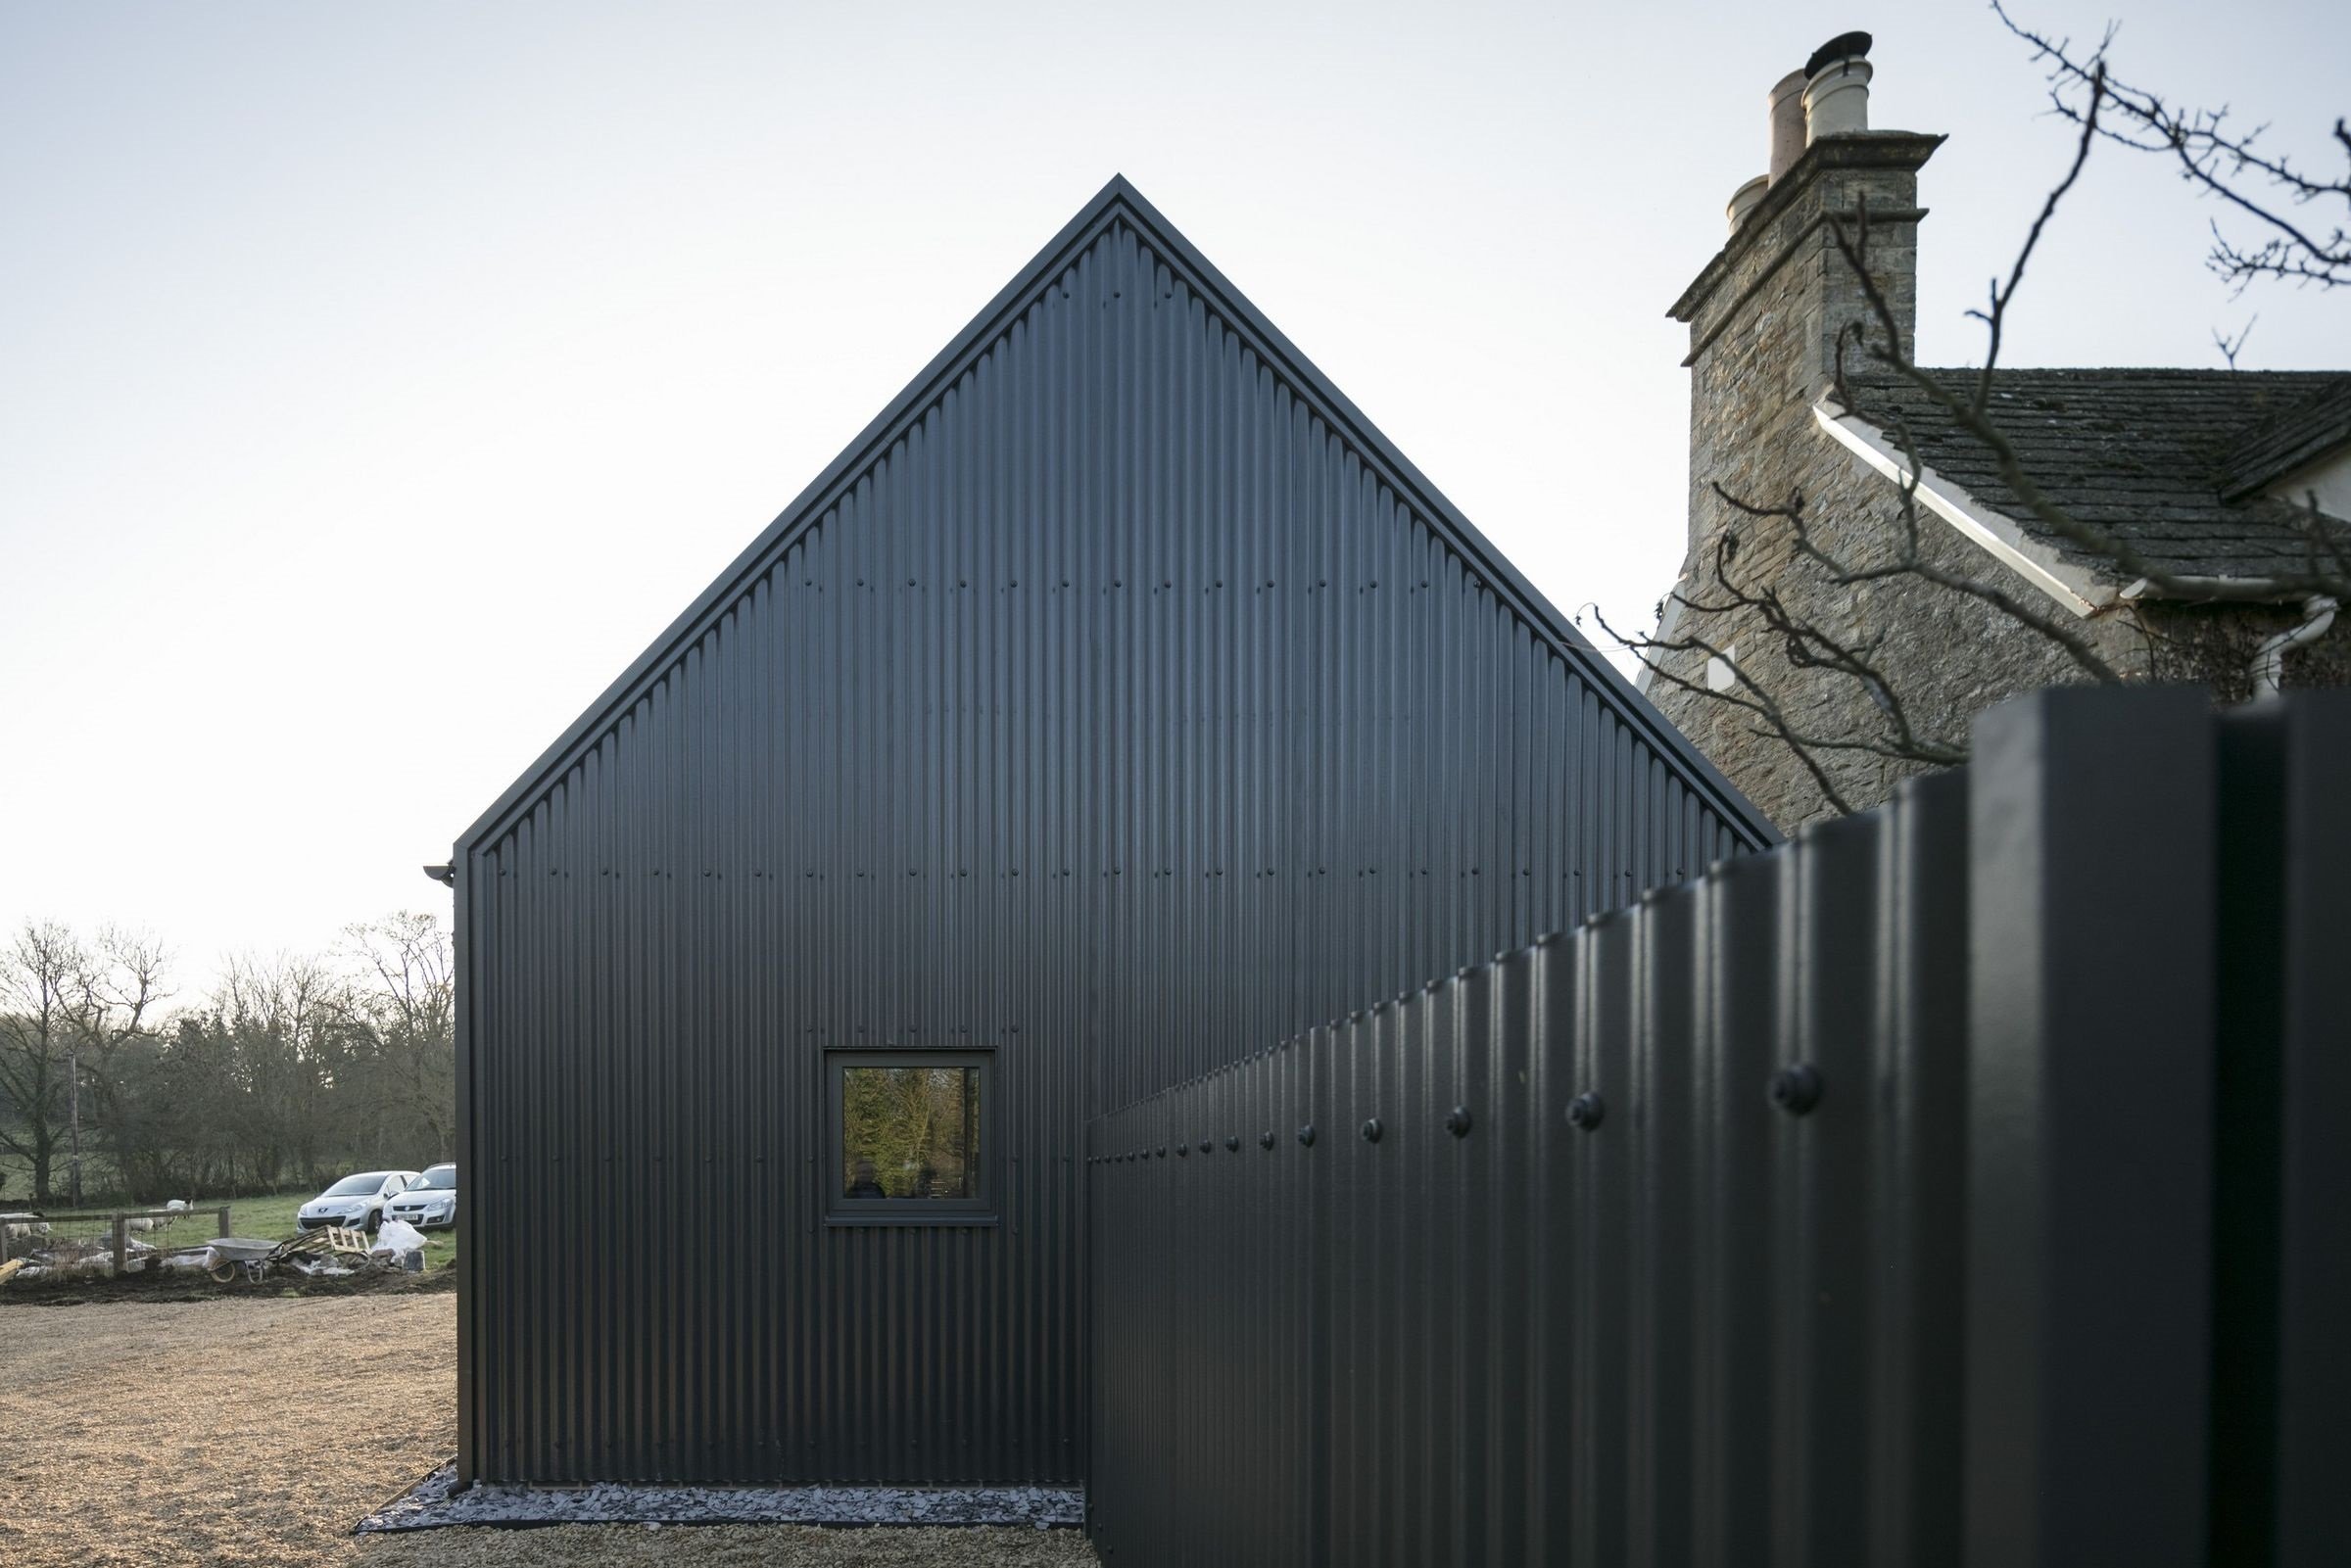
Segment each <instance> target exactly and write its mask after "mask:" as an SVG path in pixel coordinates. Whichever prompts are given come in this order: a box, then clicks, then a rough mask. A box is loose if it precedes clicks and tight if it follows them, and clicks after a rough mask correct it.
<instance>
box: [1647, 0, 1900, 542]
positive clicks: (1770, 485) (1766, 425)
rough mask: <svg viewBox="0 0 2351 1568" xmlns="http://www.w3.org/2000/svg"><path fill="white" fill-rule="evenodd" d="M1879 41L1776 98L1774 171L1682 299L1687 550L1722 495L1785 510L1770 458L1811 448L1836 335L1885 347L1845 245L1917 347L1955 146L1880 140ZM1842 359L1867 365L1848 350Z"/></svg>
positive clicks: (1743, 201) (1831, 58)
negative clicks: (1943, 180)
mask: <svg viewBox="0 0 2351 1568" xmlns="http://www.w3.org/2000/svg"><path fill="white" fill-rule="evenodd" d="M1869 49H1870V37H1869V34H1867V33H1865V32H1848V33H1845V34H1842V35H1841V36H1839V37H1837V38H1834V39H1831V40H1830V41H1829V42H1828V43H1826V44H1824V45H1822V46H1821V47H1820V48H1819V49H1817V50H1815V51H1814V52H1813V54H1812V57H1811V58H1810V59H1809V60H1807V61H1805V62H1804V67H1803V69H1802V70H1801V71H1791V72H1789V73H1788V74H1787V75H1785V76H1783V77H1782V78H1781V79H1780V80H1779V82H1778V84H1777V85H1775V86H1774V87H1773V88H1772V89H1771V91H1770V92H1769V93H1768V94H1767V95H1766V100H1765V101H1766V106H1767V112H1768V113H1767V121H1768V126H1769V132H1770V140H1769V155H1768V162H1767V165H1766V167H1767V169H1768V172H1767V173H1766V174H1764V175H1762V176H1760V177H1758V178H1756V179H1752V180H1750V181H1749V182H1748V183H1747V184H1746V185H1744V186H1742V187H1741V188H1740V191H1739V194H1738V196H1737V197H1735V198H1734V199H1733V201H1732V203H1731V208H1730V216H1731V232H1730V236H1729V238H1728V239H1727V240H1726V241H1725V242H1724V244H1723V247H1722V250H1721V251H1720V253H1719V254H1717V255H1716V256H1715V257H1714V259H1713V260H1712V261H1708V262H1707V263H1706V264H1705V266H1704V268H1703V270H1701V271H1700V273H1699V274H1698V277H1697V279H1696V280H1695V281H1693V282H1692V283H1691V285H1690V287H1689V288H1688V289H1686V290H1685V291H1683V294H1682V297H1681V298H1680V299H1679V300H1677V301H1675V302H1674V305H1673V309H1672V312H1671V313H1672V315H1673V317H1674V319H1675V320H1677V321H1683V322H1686V323H1688V325H1689V327H1690V356H1689V358H1687V359H1686V360H1684V361H1683V363H1684V364H1686V365H1687V366H1688V367H1689V370H1690V393H1691V401H1690V484H1691V505H1690V547H1691V549H1692V551H1693V558H1696V555H1697V552H1698V551H1699V550H1700V549H1701V548H1702V547H1703V546H1706V545H1707V543H1708V541H1709V540H1710V539H1711V536H1712V534H1713V533H1714V532H1715V531H1717V530H1718V529H1719V527H1720V526H1721V524H1722V518H1721V517H1720V516H1719V513H1720V510H1721V507H1720V502H1719V498H1717V497H1716V496H1715V495H1714V492H1713V486H1714V485H1715V484H1716V483H1717V482H1719V483H1721V484H1722V485H1724V486H1725V487H1726V488H1728V489H1729V490H1730V491H1731V493H1732V494H1734V495H1738V496H1743V497H1749V498H1756V497H1769V498H1773V499H1778V498H1781V497H1784V496H1785V495H1786V494H1787V485H1786V483H1785V481H1786V479H1787V477H1788V476H1787V475H1785V474H1783V473H1781V472H1779V471H1777V469H1775V467H1774V461H1775V458H1774V453H1776V452H1779V451H1792V450H1799V443H1800V444H1805V445H1808V444H1809V442H1810V441H1811V440H1812V439H1813V432H1812V429H1811V426H1812V404H1814V402H1815V401H1817V400H1818V399H1819V398H1820V397H1821V396H1822V395H1823V394H1824V393H1825V392H1826V391H1827V390H1828V388H1829V386H1830V384H1831V382H1832V381H1833V380H1834V378H1835V375H1836V366H1837V351H1838V343H1839V339H1840V335H1841V334H1844V333H1847V331H1848V329H1850V330H1852V331H1857V332H1861V333H1865V334H1867V335H1869V336H1871V337H1873V338H1875V337H1882V336H1883V328H1882V326H1881V324H1880V322H1879V320H1878V318H1877V315H1876V312H1875V311H1873V310H1872V309H1870V306H1869V303H1868V296H1867V292H1866V290H1864V288H1863V287H1862V284H1861V279H1860V277H1859V275H1858V274H1856V273H1855V272H1854V271H1853V269H1852V268H1851V266H1850V265H1848V264H1847V261H1846V259H1845V257H1844V255H1843V253H1841V252H1840V251H1839V249H1838V245H1837V235H1838V233H1839V232H1840V231H1842V232H1843V233H1844V234H1845V235H1846V236H1847V238H1848V239H1850V240H1852V241H1854V242H1856V243H1858V242H1859V241H1860V239H1861V236H1862V235H1863V232H1864V227H1863V221H1862V220H1863V215H1864V214H1865V213H1866V214H1867V225H1866V235H1867V243H1866V251H1865V261H1866V263H1867V266H1868V270H1869V276H1870V279H1871V280H1872V281H1873V282H1874V283H1875V284H1876V286H1877V288H1878V289H1879V290H1880V291H1881V292H1882V293H1883V294H1884V296H1885V299H1886V301H1887V304H1888V305H1889V307H1890V308H1891V309H1892V312H1893V314H1894V317H1895V325H1896V327H1897V328H1898V330H1899V332H1900V334H1901V337H1902V341H1903V343H1904V345H1905V347H1906V346H1907V345H1908V344H1909V343H1910V341H1911V333H1912V327H1913V323H1914V317H1915V313H1916V309H1917V295H1918V267H1917V258H1918V222H1919V219H1920V218H1922V217H1924V216H1925V215H1926V214H1925V211H1924V210H1923V209H1922V208H1920V207H1919V205H1918V170H1919V167H1920V166H1922V165H1924V164H1925V163H1926V161H1927V159H1928V158H1929V157H1930V156H1931V155H1932V154H1933V153H1934V151H1935V149H1936V147H1937V146H1939V145H1940V144H1941V142H1942V140H1943V138H1941V137H1940V136H1922V135H1917V134H1914V133H1912V132H1909V131H1898V130H1873V129H1871V128H1870V123H1869V119H1870V116H1869V97H1870V88H1871V85H1872V82H1871V76H1872V74H1873V72H1872V70H1871V67H1870V63H1869ZM1846 356H1847V358H1846V362H1847V365H1848V366H1849V367H1851V368H1854V369H1858V368H1860V367H1861V360H1860V359H1859V357H1858V356H1857V353H1856V351H1855V349H1854V348H1853V347H1852V345H1851V344H1850V343H1848V344H1847V349H1846Z"/></svg>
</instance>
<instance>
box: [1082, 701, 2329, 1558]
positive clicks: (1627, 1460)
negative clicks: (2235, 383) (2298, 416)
mask: <svg viewBox="0 0 2351 1568" xmlns="http://www.w3.org/2000/svg"><path fill="white" fill-rule="evenodd" d="M2346 968H2351V702H2346V701H2345V700H2344V699H2343V697H2342V696H2340V695H2338V694H2331V693H2329V694H2321V695H2314V696H2297V697H2293V698H2290V699H2288V700H2286V701H2284V702H2280V703H2277V704H2273V705H2270V706H2267V707H2264V708H2261V709H2258V710H2247V711H2243V712H2239V713H2235V714H2231V715H2227V716H2223V717H2219V718H2215V717H2214V716H2213V715H2211V714H2210V713H2209V712H2208V710H2207V709H2206V707H2205V704H2204V701H2203V699H2202V697H2201V696H2200V695H2199V694H2197V693H2193V692H2185V691H2180V690H2163V689H2152V690H2150V689H2138V690H2124V691H2093V690H2061V691H2051V692H2044V693H2040V694H2039V695H2037V696H2034V697H2031V698H2027V699H2024V700H2022V701H2019V702H2017V703H2014V704H2011V705H2009V706H2007V707H2005V708H2002V709H1999V710H1996V711H1995V712H1993V713H1992V714H1991V715H1988V716H1987V717H1986V718H1985V719H1984V720H1983V721H1982V722H1981V723H1980V724H1979V726H1978V729H1977V736H1976V760H1975V762H1974V764H1973V765H1972V767H1971V769H1970V770H1968V771H1967V772H1965V773H1961V774H1951V775H1946V776H1943V777H1941V778H1936V779H1930V780H1925V781H1920V782H1917V783H1914V784H1910V785H1908V786H1905V789H1904V791H1903V792H1902V794H1901V795H1900V796H1899V798H1897V799H1896V800H1895V803H1894V804H1892V805H1890V806H1888V807H1887V808H1885V809H1884V810H1881V811H1879V812H1876V813H1874V814H1872V815H1869V816H1866V817H1860V818H1854V819H1850V820H1847V821H1844V822H1838V823H1833V824H1829V825H1826V826H1823V827H1820V828H1817V829H1814V830H1811V831H1808V832H1805V833H1804V834H1802V835H1801V836H1800V837H1799V839H1798V840H1797V841H1796V842H1794V843H1792V844H1790V845H1788V846H1787V847H1785V848H1784V849H1781V850H1778V851H1775V852H1773V853H1770V854H1767V855H1762V856H1757V857H1754V858H1751V859H1745V860H1739V861H1734V862H1728V863H1725V864H1723V865H1721V866H1719V867H1717V868H1716V869H1715V870H1714V871H1713V872H1712V873H1711V874H1709V875H1708V876H1707V877H1705V878H1704V879H1702V880H1700V881H1697V882H1695V883H1691V884H1688V885H1685V886H1682V887H1678V888H1675V889H1672V890H1670V891H1665V892H1660V893H1657V894H1654V895H1652V896H1651V897H1649V898H1648V899H1646V900H1644V901H1643V902H1642V903H1641V904H1640V905H1639V906H1638V907H1635V908H1632V909H1628V910H1625V911H1622V912H1620V913H1618V914H1614V915H1611V916H1607V917H1605V918H1603V919H1600V920H1597V921H1594V922H1592V923H1591V924H1589V925H1587V926H1585V927H1581V928H1579V929H1577V930H1576V931H1574V932H1572V933H1570V934H1567V935H1564V936H1560V937H1558V938H1551V939H1545V940H1542V941H1539V942H1537V943H1535V944H1534V945H1533V946H1530V947H1528V948H1525V949H1523V950H1520V951H1518V952H1514V953H1509V954H1505V955H1501V956H1499V957H1498V958H1496V960H1495V961H1494V962H1493V963H1491V964H1489V965H1486V966H1483V967H1480V968H1476V969H1466V970H1463V971H1462V972H1461V973H1459V974H1455V975H1454V976H1452V977H1451V978H1449V979H1445V980H1441V981H1438V982H1436V983H1433V984H1430V985H1428V986H1426V987H1425V988H1424V989H1421V990H1419V991H1415V992H1410V993H1407V994H1406V995H1403V996H1400V997H1397V998H1395V999H1394V1000H1392V1001H1389V1002H1385V1003H1382V1004H1380V1005H1379V1006H1376V1007H1373V1008H1371V1009H1370V1010H1369V1011H1367V1012H1364V1013H1359V1014H1356V1015H1353V1016H1352V1017H1350V1018H1348V1019H1345V1020H1342V1021H1337V1022H1332V1023H1331V1024H1329V1025H1327V1026H1326V1027H1323V1028H1319V1029H1317V1030H1315V1031H1314V1032H1312V1033H1311V1034H1309V1035H1307V1036H1305V1037H1303V1038H1299V1039H1293V1040H1289V1041H1285V1042H1282V1043H1281V1044H1279V1045H1278V1046H1275V1047H1273V1048H1271V1049H1270V1050H1267V1051H1265V1052H1263V1053H1261V1054H1259V1055H1256V1056H1253V1057H1250V1058H1248V1059H1247V1060H1245V1061H1243V1062H1241V1063H1239V1064H1237V1065H1235V1066H1233V1067H1231V1068H1229V1069H1223V1070H1220V1071H1217V1072H1214V1073H1212V1074H1210V1075H1208V1076H1206V1077H1204V1078H1201V1079H1198V1080H1196V1081H1193V1082H1190V1083H1187V1084H1184V1085H1182V1086H1180V1087H1177V1088H1175V1089H1172V1090H1170V1091H1168V1092H1166V1093H1163V1094H1160V1095H1157V1096H1155V1097H1153V1098H1151V1099H1149V1100H1145V1101H1143V1102H1141V1103H1139V1104H1137V1105H1134V1106H1131V1107H1128V1109H1126V1110H1123V1111H1119V1112H1116V1113H1113V1114H1111V1115H1109V1116H1106V1117H1101V1118H1099V1119H1097V1120H1096V1121H1094V1122H1093V1123H1092V1125H1091V1133H1090V1144H1089V1155H1088V1158H1089V1164H1088V1184H1087V1191H1088V1201H1089V1214H1088V1225H1089V1232H1090V1243H1091V1245H1090V1253H1089V1264H1088V1266H1089V1270H1090V1278H1089V1282H1088V1288H1089V1290H1090V1293H1091V1300H1090V1318H1091V1323H1092V1339H1091V1367H1092V1376H1091V1382H1090V1400H1091V1408H1090V1411H1089V1428H1090V1434H1089V1442H1090V1450H1091V1451H1090V1494H1089V1498H1090V1500H1089V1514H1090V1519H1089V1530H1090V1532H1091V1534H1092V1536H1093V1539H1094V1541H1095V1544H1096V1545H1097V1548H1098V1549H1099V1550H1100V1551H1101V1552H1102V1553H1103V1555H1104V1559H1105V1561H1106V1562H1108V1563H1109V1564H1111V1565H1113V1568H1127V1565H1143V1564H1176V1563H1184V1564H1192V1563H1218V1564H1267V1565H1283V1568H1288V1565H1293V1564H1315V1565H1323V1564H1328V1565H1340V1568H1355V1565H1380V1564H1396V1565H1415V1568H1418V1565H1426V1564H1437V1563H1526V1564H1578V1565H1583V1564H1589V1565H1592V1568H1617V1565H1622V1564H1660V1565H1663V1564H1685V1563H1687V1564H1733V1563H1738V1564H1747V1563H1766V1562H1768V1563H1776V1564H1786V1565H1797V1564H1802V1565H1807V1568H1823V1565H1837V1564H1862V1563H1871V1564H1886V1563H1903V1564H1921V1565H1935V1564H1960V1563H1966V1564H1971V1565H1991V1564H2000V1565H2002V1568H2016V1565H2027V1568H2032V1565H2048V1568H2057V1565H2073V1564H2084V1563H2129V1564H2132V1565H2134V1568H2157V1565H2164V1564H2188V1563H2199V1564H2201V1563H2221V1562H2227V1563H2240V1562H2243V1563H2257V1562H2278V1563H2294V1564H2302V1563H2313V1564H2315V1563H2319V1562H2338V1561H2343V1560H2351V1475H2346V1473H2345V1471H2346V1466H2347V1465H2351V1446H2347V1445H2346V1442H2345V1429H2346V1421H2347V1420H2351V1414H2347V1412H2351V1013H2347V1012H2346V1009H2345V1007H2344V998H2345V995H2346V990H2347V987H2346V986H2345V984H2344V983H2343V979H2342V974H2343V972H2344V970H2345V969H2346ZM1211 982H1213V976H1204V977H1203V979H1202V983H1211Z"/></svg>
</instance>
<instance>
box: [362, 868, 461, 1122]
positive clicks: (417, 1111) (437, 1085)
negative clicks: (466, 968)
mask: <svg viewBox="0 0 2351 1568" xmlns="http://www.w3.org/2000/svg"><path fill="white" fill-rule="evenodd" d="M343 954H344V957H345V959H346V961H347V962H348V963H350V964H351V965H352V967H353V972H354V973H353V974H352V977H351V983H350V985H349V986H348V987H347V988H346V990H345V991H344V993H343V995H342V996H341V998H340V999H339V1001H338V1004H337V1005H338V1007H339V1008H340V1010H341V1012H342V1014H343V1017H344V1020H345V1022H347V1024H348V1025H349V1026H350V1027H351V1029H352V1030H353V1032H354V1034H355V1036H356V1039H357V1041H358V1042H360V1043H363V1044H364V1046H365V1047H366V1049H367V1051H368V1053H369V1057H370V1062H371V1066H372V1068H373V1069H374V1078H375V1084H374V1087H375V1093H374V1095H373V1096H372V1099H373V1101H374V1102H375V1104H376V1105H377V1106H378V1108H379V1109H378V1112H377V1114H378V1115H379V1116H383V1117H389V1118H392V1119H394V1120H396V1121H407V1122H409V1123H412V1124H413V1125H414V1126H415V1127H416V1129H417V1130H418V1133H419V1135H420V1136H421V1137H422V1138H423V1139H425V1140H426V1141H427V1142H429V1144H430V1145H431V1152H432V1153H433V1154H434V1155H435V1156H436V1157H447V1156H449V1155H451V1154H454V1153H455V1152H456V1092H457V1090H456V1083H457V1077H456V1072H457V1068H456V955H455V953H454V951H453V949H452V947H451V943H450V936H449V932H447V931H446V930H444V929H442V927H441V923H440V922H439V921H437V920H435V919H434V918H433V917H432V916H430V915H413V914H408V915H393V916H389V917H387V918H385V919H383V920H380V921H374V922H371V923H368V924H365V925H360V926H354V927H350V929H349V930H347V931H346V932H345V933H344V947H343ZM417 1157H418V1158H420V1159H421V1158H422V1157H423V1151H418V1152H417Z"/></svg>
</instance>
